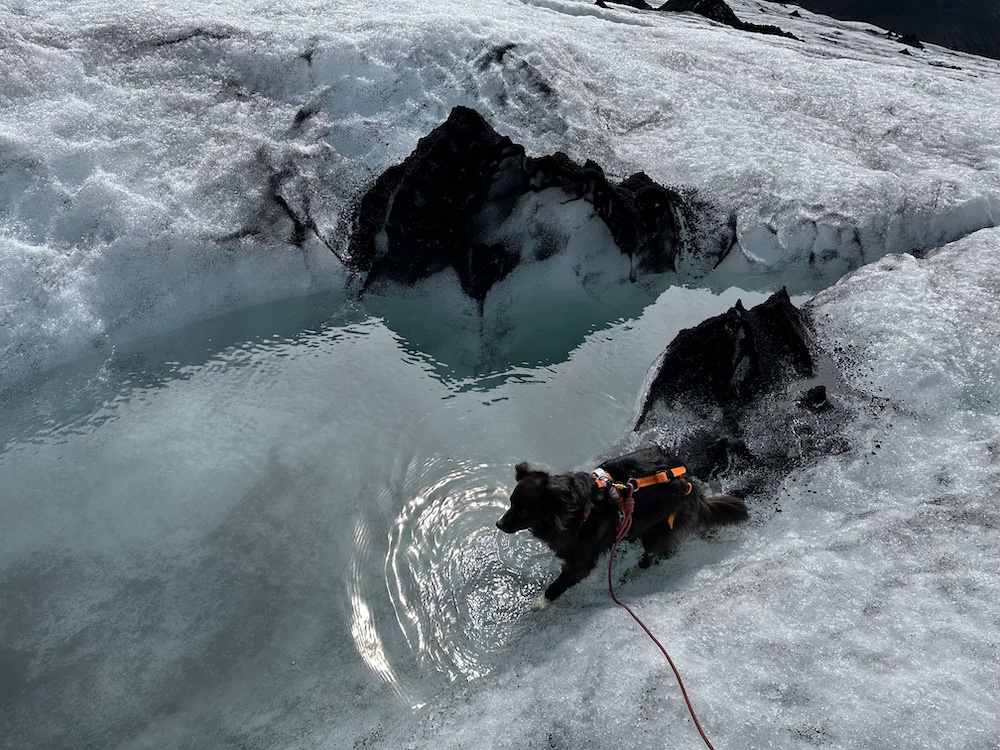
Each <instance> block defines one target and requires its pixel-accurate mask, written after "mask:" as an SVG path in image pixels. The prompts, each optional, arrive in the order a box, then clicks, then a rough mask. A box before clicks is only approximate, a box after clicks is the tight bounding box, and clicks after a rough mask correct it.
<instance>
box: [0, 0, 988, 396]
mask: <svg viewBox="0 0 1000 750" xmlns="http://www.w3.org/2000/svg"><path fill="white" fill-rule="evenodd" d="M734 9H735V10H736V11H737V13H738V14H739V15H740V16H741V17H743V18H745V19H750V20H752V21H753V22H757V21H760V22H774V23H778V24H779V25H781V26H782V28H785V29H786V30H788V31H791V32H792V33H794V34H795V35H796V36H797V37H799V39H800V40H801V41H795V40H789V39H779V38H775V37H764V36H762V35H756V34H747V33H741V32H738V31H736V30H735V29H729V28H722V27H719V26H717V25H714V24H711V23H710V22H708V21H706V20H705V19H702V18H699V17H696V16H693V15H689V14H656V13H644V12H639V11H635V10H632V9H629V8H627V7H624V6H611V7H608V8H599V7H597V6H595V5H593V4H590V3H588V2H585V1H584V0H548V1H547V2H544V3H542V2H517V3H514V2H501V1H500V0H493V1H491V2H485V3H476V4H475V5H473V6H470V5H468V4H465V3H459V2H446V3H444V4H442V3H421V2H407V3H400V2H389V3H382V4H380V6H379V10H378V13H373V12H372V11H371V9H370V8H367V7H364V8H362V7H361V6H358V5H357V4H355V3H345V2H301V3H294V4H291V5H284V6H282V7H281V8H280V9H278V8H273V7H271V6H269V5H267V4H263V3H245V2H219V3H213V4H210V5H196V4H189V3H183V2H176V3H162V2H155V3H154V2H146V1H140V2H134V3H86V4H81V3H66V2H61V1H58V0H49V1H48V2H39V3H32V4H31V5H30V10H29V6H28V5H26V4H19V3H12V4H7V5H5V6H4V8H3V9H2V10H0V14H2V18H3V28H4V32H3V34H4V36H3V40H4V42H3V45H2V47H0V56H2V59H0V63H2V64H3V66H4V69H5V70H8V71H11V74H9V75H8V76H6V77H5V79H4V82H3V83H2V84H0V98H2V100H3V102H4V106H3V109H2V114H0V242H2V243H3V253H2V255H3V261H2V263H3V269H2V270H3V273H2V274H0V284H2V285H3V286H2V288H0V299H2V302H0V305H2V307H0V316H2V321H3V325H2V331H3V333H2V339H0V353H2V357H0V359H2V361H3V369H2V372H0V377H2V378H3V380H4V381H7V380H10V379H14V378H17V377H20V376H22V375H24V374H26V373H29V372H33V371H38V370H39V369H43V368H45V367H49V366H51V365H53V364H57V363H59V362H62V361H65V360H67V359H69V358H72V357H73V356H77V355H79V354H81V353H83V352H86V351H88V350H92V349H94V348H96V349H98V350H101V351H107V350H108V348H109V347H110V346H113V345H115V344H120V343H122V342H124V341H128V340H133V339H135V338H137V337H140V336H143V335H147V334H150V333H155V332H157V331H163V330H169V329H170V328H174V327H177V326H179V325H182V324H184V323H187V322H190V321H193V320H199V319H203V318H206V317H210V316H212V315H216V314H219V313H222V312H225V311H227V310H231V309H237V308H240V307H245V306H248V305H251V304H256V303H259V302H262V301H266V300H270V299H278V298H282V297H286V296H289V295H292V294H305V293H308V292H311V291H316V290H322V289H328V288H333V287H337V286H339V285H341V284H343V281H344V279H343V274H342V269H341V267H340V264H339V261H337V260H336V259H335V258H334V255H333V253H332V252H331V248H332V249H333V250H335V251H342V250H343V248H344V247H345V245H344V242H345V234H344V232H345V229H346V226H345V221H346V219H347V218H348V217H349V212H350V208H351V206H352V205H353V204H354V203H355V202H356V201H357V199H358V198H359V196H360V195H361V193H362V191H363V189H364V188H365V187H366V186H367V185H368V184H369V183H370V182H371V181H372V180H373V179H374V176H375V175H377V174H379V173H380V172H381V171H382V170H384V169H385V168H387V167H388V166H390V165H392V164H396V163H398V162H400V161H401V160H402V159H403V158H404V157H405V156H406V155H407V154H409V153H410V151H411V150H412V149H413V147H414V145H415V144H416V141H417V140H418V139H419V138H420V137H421V136H423V135H425V134H426V133H427V132H429V131H430V130H431V129H432V128H433V127H435V126H437V125H438V124H440V123H441V122H442V121H443V120H444V119H445V118H446V117H447V114H448V112H449V111H450V110H451V108H452V107H453V106H455V105H457V104H464V105H467V106H472V107H474V108H476V109H477V110H479V111H480V112H482V113H483V114H484V116H486V118H487V119H488V120H489V121H490V122H491V124H492V125H493V126H494V127H495V128H497V129H498V131H499V132H501V133H502V134H505V135H509V136H510V137H511V138H513V139H514V140H515V141H516V142H518V143H523V144H524V145H525V146H526V148H527V149H528V151H529V153H530V154H533V155H541V154H545V153H552V152H555V151H558V150H562V151H565V152H566V153H568V154H569V155H570V156H571V157H572V158H574V159H576V160H577V161H580V162H582V161H584V160H585V159H588V158H590V159H594V160H595V161H597V162H598V163H599V164H601V165H602V166H604V168H605V169H606V170H607V171H608V172H609V174H611V175H613V176H616V177H618V178H623V177H625V176H627V175H628V174H631V173H633V172H635V171H639V170H642V171H645V172H646V173H648V174H649V175H650V176H651V177H652V178H653V179H655V180H657V181H658V182H660V183H662V184H667V185H677V186H690V187H693V188H695V189H697V190H698V191H699V193H701V194H703V195H704V196H706V197H707V198H708V199H711V200H712V201H714V202H716V203H718V204H719V205H721V206H722V207H723V208H724V209H728V210H732V211H734V212H735V214H736V218H737V231H738V235H739V239H740V247H739V251H738V252H735V253H733V254H732V255H731V257H730V260H729V261H728V262H727V263H725V264H724V266H723V267H722V268H720V269H718V271H717V272H716V277H715V278H714V279H713V280H710V282H709V283H712V284H713V285H714V286H715V287H716V288H718V289H724V288H726V287H727V286H729V285H730V284H733V283H739V284H740V285H742V286H743V287H744V288H745V287H746V286H747V285H748V284H750V283H751V282H753V283H756V284H757V285H758V286H760V287H761V288H771V287H773V286H774V285H775V284H776V283H781V282H782V281H788V282H793V281H794V283H795V285H796V286H797V287H798V288H802V289H812V290H815V289H818V288H821V287H822V286H825V285H826V284H828V283H829V282H830V281H831V280H833V279H835V278H837V277H839V276H840V275H841V274H842V273H843V272H845V271H847V270H850V269H851V268H854V267H856V266H857V265H860V264H861V263H863V262H868V261H872V260H875V259H877V258H878V257H881V256H882V255H884V254H886V253H889V252H911V251H919V250H925V249H930V248H934V247H938V246H940V245H942V244H944V243H945V242H947V241H950V240H953V239H957V238H959V237H961V236H963V235H965V234H967V233H969V232H971V231H974V230H976V229H979V228H981V227H985V226H992V225H993V224H995V223H996V216H997V212H998V195H1000V177H998V174H1000V158H998V146H997V144H998V143H1000V132H998V131H1000V124H998V121H997V118H996V117H995V113H996V111H998V109H1000V106H998V105H1000V101H998V100H1000V93H998V92H1000V85H998V78H1000V67H998V65H997V63H996V62H995V61H989V60H984V59H980V58H976V57H972V56H968V55H962V54H959V53H953V52H951V51H948V50H944V49H942V48H938V47H934V46H933V45H928V48H927V49H926V50H925V51H922V52H919V53H917V54H915V55H914V56H913V57H906V56H902V55H899V54H898V50H897V47H898V44H896V43H893V42H891V41H888V40H885V39H883V38H880V37H879V36H878V35H876V34H874V33H871V32H870V30H869V28H868V27H867V26H865V25H859V24H849V23H840V22H834V21H830V20H828V19H824V18H822V17H817V16H813V15H812V14H803V15H804V17H803V18H798V19H795V18H791V17H789V16H788V15H787V14H786V12H785V11H784V9H783V8H782V7H781V6H772V5H763V6H761V5H758V4H756V3H752V2H743V1H742V0H741V1H740V2H736V3H734ZM293 217H294V218H293ZM296 221H298V222H299V224H300V225H308V224H309V222H312V225H313V226H315V227H316V231H315V232H312V231H311V230H310V231H306V232H304V234H300V236H297V237H296V236H295V222H296ZM292 239H295V240H296V242H298V243H300V246H297V245H296V244H295V243H294V242H292V241H291V240H292ZM782 274H784V276H782ZM755 280H756V281H755Z"/></svg>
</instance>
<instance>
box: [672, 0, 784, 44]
mask: <svg viewBox="0 0 1000 750" xmlns="http://www.w3.org/2000/svg"><path fill="white" fill-rule="evenodd" d="M656 10H657V11H666V12H672V13H685V12H690V13H697V14H698V15H699V16H704V17H705V18H707V19H709V20H710V21H715V22H716V23H721V24H725V25H726V26H732V27H733V28H734V29H740V30H741V31H752V32H754V33H757V34H774V35H776V36H783V37H787V38H789V39H796V38H797V37H796V36H795V35H794V34H791V33H789V32H787V31H782V30H781V29H780V28H778V27H777V26H770V25H762V24H756V23H748V22H747V21H743V20H742V19H740V17H739V16H737V15H736V13H734V12H733V9H732V8H730V7H729V6H728V5H726V4H725V3H724V2H723V0H667V2H665V3H664V4H663V5H661V6H660V7H659V8H657V9H656Z"/></svg>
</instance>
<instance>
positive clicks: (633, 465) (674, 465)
mask: <svg viewBox="0 0 1000 750" xmlns="http://www.w3.org/2000/svg"><path fill="white" fill-rule="evenodd" d="M514 475H515V478H516V479H517V486H516V487H515V488H514V491H513V492H512V493H511V496H510V509H509V510H508V511H507V512H506V513H504V515H503V518H501V519H500V520H499V521H497V528H498V529H500V530H501V531H504V532H506V533H508V534H513V533H514V532H516V531H521V530H523V529H528V530H529V531H530V532H531V533H532V534H534V535H535V536H536V537H537V538H538V539H540V540H541V541H543V542H545V543H546V544H547V545H549V547H550V548H551V549H552V551H553V552H555V553H556V555H557V556H558V557H559V558H560V559H561V560H562V561H563V568H562V572H561V573H560V574H559V577H558V578H556V580H555V581H553V582H552V583H551V584H550V585H549V587H548V588H547V589H545V596H544V598H539V599H538V600H537V601H536V602H535V604H534V605H533V606H534V608H535V609H544V608H545V607H546V606H548V604H549V603H550V602H553V601H555V600H556V599H558V598H559V596H560V595H561V594H562V593H563V592H565V591H566V589H568V588H569V587H570V586H572V585H574V584H576V583H579V582H580V581H582V580H583V579H584V578H585V577H586V576H587V574H588V573H590V571H591V570H593V569H594V567H595V566H596V565H597V559H598V558H599V557H600V556H601V554H602V553H603V552H607V551H608V550H610V549H611V547H612V545H613V544H614V541H615V536H616V531H617V529H618V525H619V523H620V521H621V519H622V512H621V503H620V502H619V500H617V499H616V496H624V495H625V494H627V490H622V491H619V490H617V489H616V488H615V484H619V483H621V484H624V483H626V481H627V480H629V479H635V480H638V485H639V488H638V489H635V490H634V492H633V495H632V497H633V499H634V500H635V510H634V512H633V515H632V527H631V529H630V531H629V533H628V536H627V537H626V539H628V540H630V541H634V540H636V539H638V540H639V541H640V542H642V546H643V549H644V554H643V556H642V559H641V560H640V562H639V566H640V567H642V568H647V567H649V565H650V564H651V563H652V562H653V561H654V560H655V559H656V558H658V557H668V556H670V555H671V554H672V553H673V551H674V549H675V548H676V547H677V545H678V543H679V542H680V540H681V539H682V538H683V536H684V535H685V534H686V533H687V532H690V531H694V530H696V529H699V528H709V527H712V526H721V525H725V524H732V523H739V522H740V521H745V520H747V518H748V517H749V514H748V513H747V507H746V504H745V503H744V502H743V500H742V499H741V498H738V497H733V496H731V495H724V496H721V497H706V496H705V494H704V492H703V490H702V488H701V486H700V483H699V482H698V481H697V480H693V479H689V478H688V477H687V476H686V474H685V470H684V468H683V467H682V466H681V461H679V460H678V459H677V457H676V456H671V455H670V454H668V453H665V452H664V451H662V450H661V449H660V448H657V447H653V448H645V449H643V450H639V451H636V452H635V453H629V454H628V455H625V456H622V457H620V458H615V459H611V460H609V461H605V462H603V463H602V464H601V465H600V467H599V468H598V469H595V471H594V473H592V474H588V473H585V472H576V473H572V474H549V473H548V472H545V471H539V470H537V469H533V468H532V467H531V466H529V465H528V464H527V463H521V464H518V465H517V466H516V467H515V469H514ZM607 475H610V477H608V476H607ZM609 479H610V480H613V481H609Z"/></svg>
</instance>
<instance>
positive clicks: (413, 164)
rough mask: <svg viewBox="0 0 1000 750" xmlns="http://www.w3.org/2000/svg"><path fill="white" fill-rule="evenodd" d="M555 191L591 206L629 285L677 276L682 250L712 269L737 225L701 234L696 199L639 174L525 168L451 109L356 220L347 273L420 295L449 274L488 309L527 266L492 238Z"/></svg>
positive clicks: (515, 150)
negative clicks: (419, 289)
mask: <svg viewBox="0 0 1000 750" xmlns="http://www.w3.org/2000/svg"><path fill="white" fill-rule="evenodd" d="M548 188H558V189H559V190H561V191H562V192H563V193H565V195H566V200H567V201H570V200H585V201H587V202H588V203H590V204H591V205H592V206H593V209H594V212H595V213H596V215H597V216H598V217H600V219H601V220H602V221H603V222H604V223H605V224H606V225H607V227H608V230H609V231H610V233H611V236H612V238H613V239H614V242H615V244H616V245H617V247H618V249H619V250H620V251H621V252H622V253H624V254H625V255H627V256H629V258H630V261H631V267H632V280H633V281H634V280H635V279H636V277H637V276H638V275H640V274H645V273H663V272H667V271H674V270H676V265H675V260H676V257H677V254H678V252H679V251H681V250H683V251H685V252H686V253H687V254H688V255H689V256H700V257H701V259H702V260H703V261H704V265H705V266H707V268H708V269H710V268H712V267H714V266H715V265H717V264H718V262H719V261H720V260H721V259H722V258H723V257H725V255H726V254H727V253H728V252H729V250H730V249H731V248H732V246H733V244H734V242H735V231H734V229H733V227H732V226H731V224H725V225H715V226H710V228H709V229H707V230H706V229H704V226H705V224H706V222H703V221H701V220H700V217H699V216H698V215H697V214H696V211H695V207H696V206H698V205H699V204H698V201H697V199H695V198H694V197H693V195H690V194H689V195H682V194H681V192H679V191H677V190H674V189H672V188H669V187H664V186H662V185H659V184H657V183H656V182H654V181H653V180H651V179H650V178H649V177H648V176H646V175H645V174H643V173H637V174H634V175H632V176H631V177H629V178H628V179H626V180H624V181H623V182H621V183H617V184H616V183H614V182H612V181H610V180H609V179H608V178H607V177H606V176H605V174H604V171H603V170H602V169H601V167H600V166H599V165H598V164H596V163H594V162H593V161H587V162H586V163H585V164H583V165H580V164H577V163H575V162H574V161H572V160H571V159H570V158H569V157H568V156H566V155H565V154H563V153H556V154H553V155H551V156H543V157H539V158H532V157H529V156H527V155H526V153H525V150H524V148H523V147H522V146H520V145H518V144H516V143H514V142H513V141H511V139H510V138H508V137H506V136H502V135H500V134H498V133H497V132H496V131H495V130H494V129H493V128H492V127H491V126H490V125H489V124H488V123H487V122H486V120H484V119H483V117H482V116H481V115H480V114H479V113H478V112H476V111H474V110H472V109H469V108H466V107H455V108H454V109H453V110H452V112H451V114H450V116H449V117H448V119H447V121H446V122H444V123H443V124H442V125H440V126H439V127H437V128H435V129H434V130H433V131H432V132H431V133H430V134H429V135H427V136H425V137H424V138H422V139H421V140H420V142H419V143H418V144H417V147H416V149H415V150H414V152H413V153H412V154H411V155H410V156H408V157H407V158H406V159H405V160H404V161H403V163H401V164H399V165H397V166H394V167H391V168H390V169H388V170H386V172H384V173H383V174H382V175H381V176H380V177H379V178H378V180H377V181H376V182H375V184H374V186H373V187H372V188H371V189H370V190H369V191H368V192H367V193H366V194H365V196H364V198H363V199H362V201H361V204H360V206H359V208H358V210H357V212H356V214H355V219H354V231H353V233H352V237H351V242H350V253H349V256H350V257H349V264H350V266H351V267H352V268H353V269H354V270H355V271H357V272H358V273H359V274H361V275H362V276H363V277H364V279H365V282H364V286H365V288H366V289H368V288H370V287H371V286H372V285H373V284H376V283H378V282H381V281H391V282H396V283H399V284H403V285H412V284H414V283H416V282H418V281H420V280H421V279H424V278H427V277H429V276H432V275H434V274H436V273H439V272H441V271H443V270H445V269H447V268H452V269H454V270H455V272H456V273H457V275H458V278H459V281H460V283H461V285H462V289H463V290H464V291H465V293H466V294H467V295H469V297H471V298H472V299H474V300H476V301H478V302H479V304H480V309H481V308H482V304H483V301H484V299H485V297H486V294H487V293H488V292H489V290H490V288H491V287H492V286H493V285H494V284H496V283H497V282H499V281H501V280H502V279H503V278H504V277H505V276H507V275H508V274H509V273H510V272H511V271H512V270H513V269H514V268H515V267H516V266H517V265H518V264H519V263H520V262H521V260H522V258H521V248H520V246H519V245H518V246H515V243H514V242H506V243H504V242H494V243H490V242H488V241H487V239H486V238H488V237H489V235H490V232H491V230H495V229H496V228H497V227H498V226H500V225H501V224H502V223H503V221H504V220H505V219H506V218H507V217H509V215H510V214H511V212H512V211H513V209H514V207H515V205H516V204H517V202H518V201H519V200H520V199H521V198H522V197H523V196H525V195H527V194H529V193H531V192H540V191H542V190H546V189H548ZM707 224H709V225H711V224H712V222H711V221H708V222H707ZM559 250H560V248H552V249H551V252H558V251H559Z"/></svg>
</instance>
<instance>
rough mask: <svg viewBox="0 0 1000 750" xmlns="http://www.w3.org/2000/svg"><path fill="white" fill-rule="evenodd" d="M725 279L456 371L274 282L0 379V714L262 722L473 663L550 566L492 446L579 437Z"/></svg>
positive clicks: (600, 441) (442, 680)
mask: <svg viewBox="0 0 1000 750" xmlns="http://www.w3.org/2000/svg"><path fill="white" fill-rule="evenodd" d="M739 296H742V297H743V298H744V303H745V304H746V305H747V306H750V305H751V304H754V303H756V302H757V301H759V300H760V299H762V298H763V296H764V295H762V294H747V293H744V292H739V291H738V290H729V291H728V292H726V293H724V294H722V295H719V296H717V295H713V294H711V293H709V292H707V291H704V290H690V289H684V288H679V287H678V288H673V289H671V290H668V292H666V293H665V294H664V295H663V296H662V297H661V298H660V299H659V300H658V301H657V302H656V303H655V304H653V305H652V306H650V307H649V308H648V309H647V310H646V311H645V312H644V313H643V314H642V315H641V317H640V318H638V319H637V320H618V321H613V322H611V323H608V324H607V325H603V326H600V327H599V328H598V329H597V330H592V331H591V332H590V333H588V334H586V335H585V336H584V337H583V341H582V343H580V342H579V341H578V340H577V339H574V340H573V341H567V342H562V341H559V340H552V341H551V342H550V347H549V348H550V350H551V351H552V352H556V353H559V352H562V351H565V352H568V354H562V355H559V356H558V357H554V358H551V359H552V361H545V358H544V357H542V358H539V359H536V360H534V361H528V362H525V363H520V364H517V365H508V366H507V367H505V368H503V369H500V370H496V371H493V372H481V373H469V372H464V373H463V372H462V370H461V368H458V367H455V366H452V365H451V364H450V363H448V362H442V361H439V360H435V359H433V358H431V357H430V356H429V355H426V354H422V353H421V351H420V350H418V349H417V348H416V347H415V346H414V345H413V343H412V342H410V341H408V340H406V339H403V338H402V337H401V336H399V335H398V334H396V333H395V332H394V331H393V330H391V329H390V328H389V327H388V326H387V325H386V323H385V321H384V320H383V319H382V318H380V317H376V316H374V315H372V314H371V313H370V312H369V311H368V309H366V307H365V305H364V304H363V303H361V302H358V301H354V300H345V299H344V298H343V297H339V296H333V295H331V296H319V297H310V298H302V299H292V300H285V301H283V302H279V303H275V304H271V305H265V306H262V307H258V308H254V309H252V310H246V311H243V312H240V313H237V314H233V315H230V316H227V317H225V318H220V319H217V320H214V321H210V322H208V323H203V324H199V325H197V326H193V327H189V328H186V329H183V330H181V331H178V332H175V333H172V334H169V335H165V336H161V337H158V338H155V339H149V340H144V341H141V342H138V343H137V344H134V345H132V346H129V347H124V348H122V347H119V348H118V349H117V350H115V351H114V352H112V353H110V354H107V353H105V354H102V355H100V356H98V355H95V356H93V357H91V358H89V359H85V360H80V361H77V362H74V363H72V364H70V365H67V366H64V367H61V368H59V369H58V370H54V371H51V372H49V373H47V374H45V375H43V376H40V377H37V378H34V379H32V380H29V381H23V382H20V383H18V384H15V385H14V386H11V387H9V388H7V389H6V390H4V391H3V392H2V393H0V398H2V403H0V440H2V445H3V450H2V452H0V487H2V488H3V489H2V496H0V515H2V526H0V541H2V544H0V595H2V600H3V602H4V606H3V611H2V614H0V660H2V667H3V669H2V670H0V674H2V675H3V677H2V678H0V701H2V703H3V711H2V712H0V735H3V736H7V737H10V738H11V741H12V743H13V744H11V745H10V746H11V747H22V748H32V747H63V746H67V747H69V746H72V747H75V748H84V747H166V746H171V747H204V746H206V745H204V744H203V743H204V741H205V738H215V740H213V741H215V742H217V743H218V742H224V743H229V744H233V743H237V740H238V741H239V742H246V743H250V744H251V745H253V746H258V745H259V746H261V747H282V746H286V745H287V746H290V745H293V744H294V743H295V742H298V741H299V740H301V739H302V738H303V737H314V738H319V737H322V738H326V739H329V738H330V737H331V736H332V737H334V738H336V737H337V736H343V737H354V736H357V734H358V733H359V732H363V727H364V726H365V725H366V722H369V721H371V720H372V717H373V716H378V717H384V716H386V715H387V714H390V715H391V714H392V713H394V712H397V711H400V710H403V711H420V710H427V708H426V707H428V706H430V705H433V701H434V698H435V695H438V694H440V692H441V691H442V690H449V689H452V688H451V687H450V686H452V685H453V684H455V683H461V682H464V681H467V680H475V679H477V678H481V677H482V676H483V675H486V674H488V673H489V672H490V670H491V669H492V668H493V667H494V666H495V665H496V664H497V663H500V662H502V660H503V659H504V658H505V654H506V653H507V649H508V648H509V647H510V644H511V643H512V642H516V640H517V638H518V634H519V632H520V628H521V627H522V625H521V623H522V622H523V620H522V615H523V613H524V611H525V610H526V608H527V605H528V602H529V601H530V600H531V599H532V598H534V597H535V596H536V595H537V594H538V592H539V590H540V589H541V588H542V587H543V585H544V579H545V578H546V577H547V576H548V575H549V574H550V573H551V571H552V570H553V569H554V566H555V563H554V561H553V560H552V559H551V556H550V555H548V554H546V553H544V552H543V550H541V549H540V548H539V547H538V546H537V545H536V544H535V543H534V542H533V541H532V540H530V539H527V538H521V537H520V536H518V537H504V538H501V537H502V535H500V534H499V533H498V532H496V530H495V528H494V526H493V524H494V522H495V520H496V518H497V517H498V516H499V514H500V513H501V512H502V508H503V506H504V504H505V503H506V497H507V493H508V491H509V485H510V479H511V476H512V472H513V469H512V467H513V464H514V463H516V462H518V461H522V460H531V461H532V462H535V463H537V464H539V465H543V466H549V467H552V468H556V469H568V468H573V467H577V466H586V465H588V464H589V463H590V462H591V461H593V459H594V458H595V457H596V456H597V455H599V454H600V453H601V452H602V451H605V450H607V449H608V447H609V446H611V445H612V444H613V443H614V442H615V441H617V440H618V439H619V438H620V437H621V436H622V434H623V433H624V432H625V431H626V430H627V429H628V428H629V427H630V426H631V424H632V422H633V421H634V419H635V417H636V413H637V400H638V398H639V396H640V394H641V391H642V386H643V382H644V379H645V377H646V373H647V370H648V369H649V367H650V365H651V363H652V362H653V361H654V359H655V358H656V356H657V355H658V354H659V353H660V352H661V351H662V350H663V348H664V347H665V346H666V345H667V344H668V343H669V341H670V339H671V338H672V337H673V335H674V334H675V333H676V332H677V330H679V329H680V328H682V327H687V326H690V325H694V324H695V323H697V322H698V321H700V320H702V319H704V318H705V317H708V316H710V315H713V314H716V313H718V312H720V311H722V310H723V309H726V308H728V307H729V306H730V305H731V304H733V303H734V302H735V300H736V299H737V297H739ZM574 336H576V334H574ZM536 349H538V347H537V345H536ZM335 744H336V743H335Z"/></svg>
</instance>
